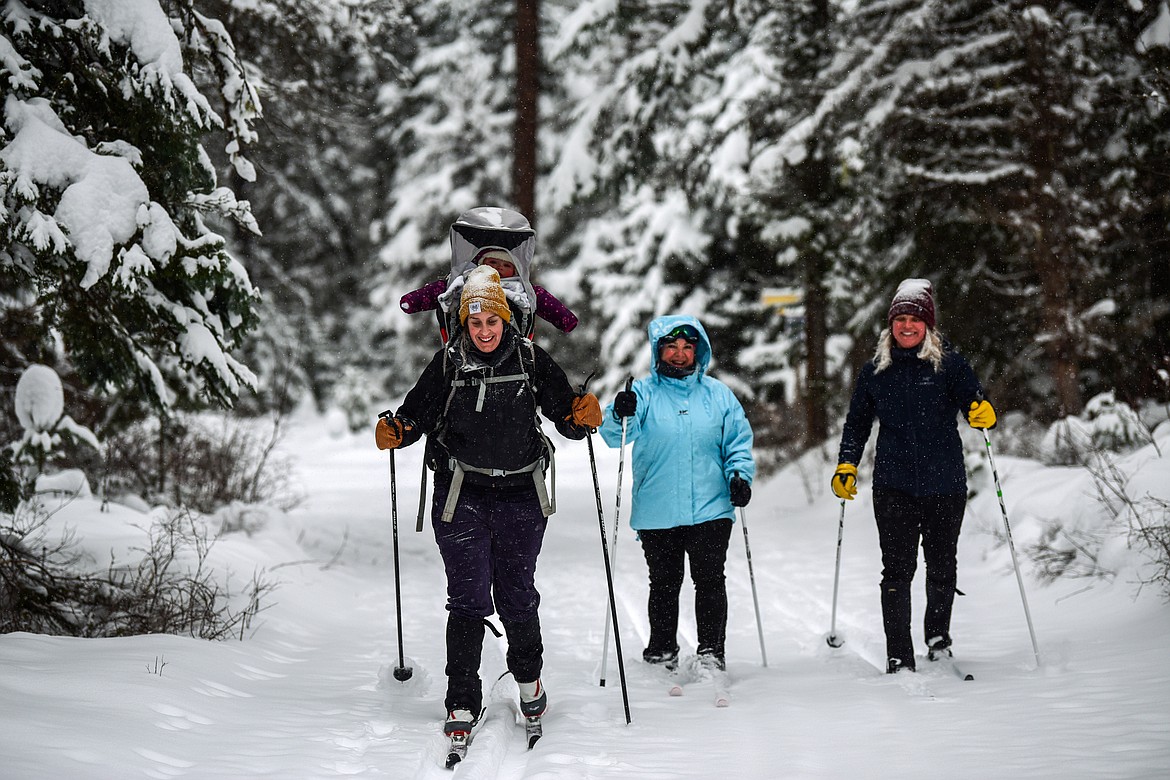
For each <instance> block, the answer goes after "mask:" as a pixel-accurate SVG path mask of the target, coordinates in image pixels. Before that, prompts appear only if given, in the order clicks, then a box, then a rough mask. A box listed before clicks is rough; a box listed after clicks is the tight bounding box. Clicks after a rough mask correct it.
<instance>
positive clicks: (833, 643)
mask: <svg viewBox="0 0 1170 780" xmlns="http://www.w3.org/2000/svg"><path fill="white" fill-rule="evenodd" d="M844 537H845V499H841V518H840V519H839V520H838V521H837V568H836V569H835V570H834V572H833V617H832V619H831V620H830V621H829V636H828V637H826V638H825V641H826V642H828V643H829V647H840V646H841V645H843V644H845V640H844V639H842V638H841V637H839V636H837V585H838V584H840V582H841V540H842V539H843V538H844Z"/></svg>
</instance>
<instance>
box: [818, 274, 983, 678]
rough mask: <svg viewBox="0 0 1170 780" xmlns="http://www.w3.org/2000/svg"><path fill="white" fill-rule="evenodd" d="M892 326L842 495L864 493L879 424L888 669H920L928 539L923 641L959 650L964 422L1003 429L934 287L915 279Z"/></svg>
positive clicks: (841, 470) (863, 404)
mask: <svg viewBox="0 0 1170 780" xmlns="http://www.w3.org/2000/svg"><path fill="white" fill-rule="evenodd" d="M887 319H888V323H889V327H888V328H886V329H885V330H883V331H882V334H881V337H880V338H879V341H878V347H877V350H876V351H875V352H874V357H873V359H872V360H870V361H869V362H868V363H866V364H865V367H864V368H862V370H861V374H860V375H859V376H858V378H857V386H856V388H855V389H854V391H853V398H852V400H851V401H850V403H849V414H848V415H847V416H846V418H845V428H844V430H843V431H842V432H841V448H840V451H839V455H838V458H837V459H838V462H839V465H838V466H837V470H836V472H835V473H834V474H833V479H832V488H833V493H834V494H835V495H836V496H837V497H838V498H841V499H850V500H851V499H852V498H853V497H854V496H855V495H856V494H857V464H858V463H860V462H861V453H862V452H863V451H864V449H865V443H866V441H867V440H868V439H869V434H870V429H871V428H872V427H873V422H874V420H875V419H876V420H877V421H878V423H879V425H878V438H877V453H876V455H875V459H874V470H873V506H874V516H875V517H876V519H877V527H878V538H879V541H880V543H881V549H882V582H881V594H882V595H881V603H882V623H883V626H884V628H885V634H886V671H888V672H890V673H893V672H897V671H899V670H901V669H909V670H911V671H913V670H914V668H915V664H914V643H913V640H912V639H911V633H910V609H911V604H910V585H911V582H912V581H913V579H914V573H915V569H916V568H917V565H918V545H919V543H921V545H922V550H923V556H924V558H925V561H926V616H925V620H924V626H923V628H924V638H925V640H926V646H927V652H928V657H930V658H931V659H934V658H937V657H939V656H940V655H941V654H946V655H949V654H950V649H949V648H950V645H951V633H950V629H951V608H952V605H953V603H954V599H955V580H956V568H957V562H956V554H957V550H958V544H959V529H960V527H961V526H962V523H963V511H964V509H965V507H966V503H967V472H966V468H965V466H964V464H963V445H962V442H961V441H960V439H959V430H958V425H957V421H956V417H957V415H958V414H960V413H965V414H966V415H967V421H968V423H969V424H970V425H971V427H973V428H991V427H993V426H994V425H995V410H994V409H993V408H992V406H991V404H990V403H988V402H987V401H986V400H984V399H983V388H982V387H981V386H980V384H979V380H978V379H976V377H975V373H974V372H973V371H972V370H971V366H970V365H968V363H967V361H966V360H965V359H964V358H963V356H962V355H960V354H959V353H958V352H956V351H954V350H953V349H952V348H951V347H950V345H949V344H947V343H946V342H945V341H943V339H942V336H941V335H940V334H939V332H938V330H937V329H936V328H935V305H934V290H933V288H932V287H931V284H930V282H928V281H927V280H925V279H906V280H904V281H903V282H902V283H901V284H900V285H898V291H897V293H896V294H895V295H894V300H893V302H892V303H891V304H890V310H889V313H888V315H887Z"/></svg>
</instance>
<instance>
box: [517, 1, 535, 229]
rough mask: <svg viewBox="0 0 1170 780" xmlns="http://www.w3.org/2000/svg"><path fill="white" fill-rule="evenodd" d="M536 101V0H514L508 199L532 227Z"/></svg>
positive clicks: (533, 216) (533, 224) (533, 221)
mask: <svg viewBox="0 0 1170 780" xmlns="http://www.w3.org/2000/svg"><path fill="white" fill-rule="evenodd" d="M539 100H540V2H539V0H516V120H515V125H514V126H513V131H512V202H513V203H515V205H516V210H517V211H519V212H520V213H521V214H523V215H524V216H526V217H528V221H529V222H530V223H532V226H533V227H535V226H536V164H537V161H536V129H537V124H538V114H537V108H538V103H539Z"/></svg>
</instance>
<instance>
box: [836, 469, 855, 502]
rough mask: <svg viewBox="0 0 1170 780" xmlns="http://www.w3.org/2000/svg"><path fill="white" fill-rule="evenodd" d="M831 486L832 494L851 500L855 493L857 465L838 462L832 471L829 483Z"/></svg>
mask: <svg viewBox="0 0 1170 780" xmlns="http://www.w3.org/2000/svg"><path fill="white" fill-rule="evenodd" d="M829 484H830V485H831V486H832V488H833V495H835V496H836V497H837V498H843V499H846V500H847V501H852V500H853V497H854V496H856V495H857V466H854V465H853V464H852V463H841V464H838V466H837V470H836V471H834V472H833V481H832V482H830V483H829Z"/></svg>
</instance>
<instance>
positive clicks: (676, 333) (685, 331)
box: [663, 325, 699, 344]
mask: <svg viewBox="0 0 1170 780" xmlns="http://www.w3.org/2000/svg"><path fill="white" fill-rule="evenodd" d="M663 339H664V340H666V341H674V340H675V339H684V340H686V341H689V342H690V343H692V344H696V343H698V341H699V332H698V331H697V330H695V329H694V328H693V327H691V326H690V325H679V326H678V327H677V328H675V329H674V330H672V331H671V332H670V333H667V334H666V335H665V336H664V337H663Z"/></svg>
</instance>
